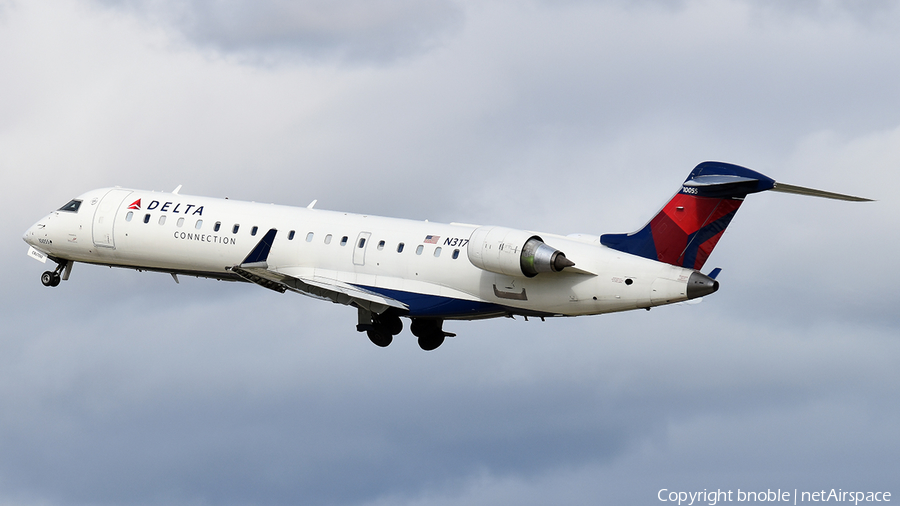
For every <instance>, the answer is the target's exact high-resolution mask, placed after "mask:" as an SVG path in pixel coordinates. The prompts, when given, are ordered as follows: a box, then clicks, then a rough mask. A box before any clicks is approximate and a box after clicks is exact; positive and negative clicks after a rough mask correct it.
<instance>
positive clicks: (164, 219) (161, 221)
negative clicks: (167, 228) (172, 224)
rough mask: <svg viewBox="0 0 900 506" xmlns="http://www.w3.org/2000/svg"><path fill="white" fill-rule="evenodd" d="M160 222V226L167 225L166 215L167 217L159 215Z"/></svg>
mask: <svg viewBox="0 0 900 506" xmlns="http://www.w3.org/2000/svg"><path fill="white" fill-rule="evenodd" d="M158 221H159V224H160V225H165V224H166V215H165V214H161V215H159V220H158Z"/></svg>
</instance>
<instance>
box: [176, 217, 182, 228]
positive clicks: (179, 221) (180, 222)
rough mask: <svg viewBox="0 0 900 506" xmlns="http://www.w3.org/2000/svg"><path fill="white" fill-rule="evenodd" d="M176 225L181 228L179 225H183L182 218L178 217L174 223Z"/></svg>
mask: <svg viewBox="0 0 900 506" xmlns="http://www.w3.org/2000/svg"><path fill="white" fill-rule="evenodd" d="M176 225H178V228H181V226H182V225H184V218H178V223H176Z"/></svg>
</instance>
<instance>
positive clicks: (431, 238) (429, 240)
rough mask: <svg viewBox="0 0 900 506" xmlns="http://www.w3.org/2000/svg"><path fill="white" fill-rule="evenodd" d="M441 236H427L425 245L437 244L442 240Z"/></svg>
mask: <svg viewBox="0 0 900 506" xmlns="http://www.w3.org/2000/svg"><path fill="white" fill-rule="evenodd" d="M440 238H441V236H439V235H426V236H425V244H437V242H438V240H440Z"/></svg>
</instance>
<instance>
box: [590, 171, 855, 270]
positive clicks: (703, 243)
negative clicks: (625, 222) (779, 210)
mask: <svg viewBox="0 0 900 506" xmlns="http://www.w3.org/2000/svg"><path fill="white" fill-rule="evenodd" d="M766 190H774V191H778V192H783V193H795V194H800V195H808V196H813V197H824V198H829V199H837V200H848V201H853V202H870V201H871V200H870V199H866V198H862V197H854V196H852V195H844V194H841V193H832V192H826V191H822V190H816V189H813V188H805V187H802V186H793V185H788V184H784V183H777V182H775V180H774V179H772V178H770V177H768V176H764V175H762V174H760V173H759V172H756V171H752V170H750V169H747V168H745V167H741V166H739V165H732V164H730V163H723V162H703V163H701V164H700V165H698V166H696V167H695V168H694V170H693V171H691V174H690V175H689V176H688V178H687V179H685V180H684V183H682V185H681V190H679V191H678V193H676V194H675V196H674V197H672V200H670V201H669V202H668V203H667V204H666V205H665V206H664V207H663V208H662V210H661V211H660V212H659V214H657V215H656V216H654V217H653V219H652V220H650V223H648V224H647V225H645V226H644V228H642V229H640V230H638V231H637V232H634V233H631V234H605V235H602V236H600V242H601V243H602V244H603V245H605V246H608V247H610V248H612V249H615V250H619V251H622V252H625V253H631V254H632V255H637V256H641V257H644V258H650V259H652V260H659V261H660V262H665V263H667V264H672V265H677V266H680V267H687V268H689V269H697V270H700V269H701V268H702V267H703V264H704V263H706V259H707V258H709V255H710V253H712V250H713V248H715V247H716V244H717V243H718V242H719V239H721V238H722V233H723V232H725V228H726V227H728V224H729V223H731V220H732V218H734V215H735V213H737V210H738V208H740V207H741V204H742V203H743V202H744V197H746V196H747V195H749V194H751V193H758V192H762V191H766Z"/></svg>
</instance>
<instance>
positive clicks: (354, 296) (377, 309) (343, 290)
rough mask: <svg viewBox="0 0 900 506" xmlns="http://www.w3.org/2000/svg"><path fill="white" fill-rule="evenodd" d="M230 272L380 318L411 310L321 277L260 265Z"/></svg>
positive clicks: (278, 289)
mask: <svg viewBox="0 0 900 506" xmlns="http://www.w3.org/2000/svg"><path fill="white" fill-rule="evenodd" d="M231 270H232V272H234V273H235V274H237V275H239V276H241V277H242V278H244V279H246V280H247V281H250V282H252V283H256V284H257V285H260V286H263V287H265V288H268V289H270V290H275V291H276V292H280V293H284V292H285V291H287V290H290V291H292V292H297V293H301V294H303V295H308V296H310V297H314V298H317V299H324V300H330V301H332V302H336V303H338V304H344V305H347V306H352V305H355V306H358V307H362V308H364V309H368V310H370V311H372V312H373V313H376V314H381V313H383V312H385V311H387V309H388V308H392V307H393V308H397V309H401V310H407V309H409V306H407V305H406V304H404V303H402V302H400V301H398V300H396V299H392V298H390V297H385V296H383V295H379V294H377V293H374V292H371V291H369V290H365V289H362V288H359V287H356V286H353V285H351V284H349V283H344V282H342V281H338V280H336V279H329V278H323V277H319V276H316V277H314V278H306V277H294V276H291V275H289V274H285V273H283V272H279V271H277V270H274V269H270V268H268V267H267V266H265V265H260V264H259V263H258V262H253V263H250V264H241V265H236V266H234V267H232V268H231Z"/></svg>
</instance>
